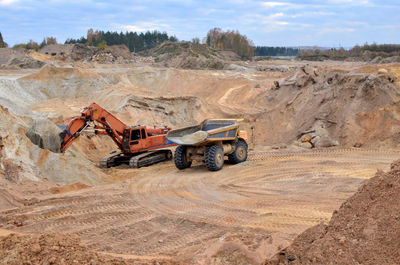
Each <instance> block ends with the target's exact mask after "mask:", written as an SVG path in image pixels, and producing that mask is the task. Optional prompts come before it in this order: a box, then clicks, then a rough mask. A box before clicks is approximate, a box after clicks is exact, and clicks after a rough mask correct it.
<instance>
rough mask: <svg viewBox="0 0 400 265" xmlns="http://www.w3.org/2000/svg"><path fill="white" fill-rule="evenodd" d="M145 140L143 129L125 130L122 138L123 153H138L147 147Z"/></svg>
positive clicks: (145, 135)
mask: <svg viewBox="0 0 400 265" xmlns="http://www.w3.org/2000/svg"><path fill="white" fill-rule="evenodd" d="M146 138H147V132H146V129H145V128H144V127H134V128H126V129H124V133H123V137H122V148H123V150H124V151H125V152H138V151H140V150H141V149H144V148H146V147H147V146H146V143H145V140H146Z"/></svg>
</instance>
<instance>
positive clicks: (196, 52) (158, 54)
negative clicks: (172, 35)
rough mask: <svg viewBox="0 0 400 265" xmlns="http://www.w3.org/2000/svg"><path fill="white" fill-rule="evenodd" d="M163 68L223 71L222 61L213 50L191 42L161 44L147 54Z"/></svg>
mask: <svg viewBox="0 0 400 265" xmlns="http://www.w3.org/2000/svg"><path fill="white" fill-rule="evenodd" d="M147 54H148V55H151V56H153V57H155V62H156V63H158V64H159V65H161V66H164V67H175V68H183V69H223V68H224V65H225V63H224V61H223V60H222V59H221V58H219V57H218V55H217V53H216V51H215V50H213V49H211V48H210V47H208V46H207V45H205V44H195V43H191V42H163V43H162V44H160V45H159V46H157V47H155V48H153V49H151V50H150V51H148V52H147Z"/></svg>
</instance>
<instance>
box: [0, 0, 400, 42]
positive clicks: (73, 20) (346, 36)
mask: <svg viewBox="0 0 400 265" xmlns="http://www.w3.org/2000/svg"><path fill="white" fill-rule="evenodd" d="M215 27H218V28H221V29H223V30H228V29H229V30H239V31H240V33H242V34H245V35H246V36H247V37H248V38H249V39H250V40H252V41H253V42H254V44H255V45H260V46H261V45H265V46H314V45H318V46H322V47H339V46H342V47H351V46H354V45H355V44H360V45H362V44H364V43H365V42H368V43H373V42H376V43H379V44H381V43H400V1H399V0H387V1H377V0H323V1H316V0H303V1H293V0H282V1H280V0H276V1H257V0H227V1H222V0H221V1H208V0H203V1H197V0H147V1H136V0H130V1H128V0H114V1H96V0H68V1H64V0H41V1H37V0H0V32H1V33H2V35H3V39H4V41H6V42H7V43H8V44H9V45H14V44H16V43H26V42H27V41H29V40H30V39H32V40H34V41H37V42H39V43H40V42H41V41H42V40H43V38H44V37H46V36H54V37H56V38H57V40H58V42H64V41H65V40H66V39H67V38H79V37H81V36H86V32H87V30H88V29H89V28H93V29H94V30H96V29H99V30H104V31H107V30H110V31H118V32H119V31H123V32H125V31H147V30H159V31H166V32H167V33H168V34H169V35H175V36H176V37H177V38H178V39H179V40H191V39H192V38H194V37H199V38H200V39H203V38H204V37H205V36H206V34H207V31H208V30H209V29H211V28H215Z"/></svg>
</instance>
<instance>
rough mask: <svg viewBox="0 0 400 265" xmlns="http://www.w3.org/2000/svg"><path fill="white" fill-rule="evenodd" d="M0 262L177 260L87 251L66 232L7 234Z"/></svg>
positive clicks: (164, 264)
mask: <svg viewBox="0 0 400 265" xmlns="http://www.w3.org/2000/svg"><path fill="white" fill-rule="evenodd" d="M0 263H1V264H9V265H13V264H15V265H20V264H65V265H67V264H105V265H122V264H132V265H133V264H137V265H139V264H141V265H147V264H148V265H150V264H160V265H172V264H179V263H177V262H174V261H172V260H162V259H160V260H156V259H143V260H142V259H140V257H136V258H132V259H130V258H129V257H128V259H122V258H118V257H111V256H108V255H104V254H99V253H96V252H93V251H90V250H89V249H88V248H87V247H86V245H84V244H83V243H81V241H80V239H79V237H77V236H74V235H69V234H60V233H50V234H43V235H40V236H38V235H17V234H10V235H8V236H6V237H3V238H1V240H0Z"/></svg>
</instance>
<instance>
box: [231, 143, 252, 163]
mask: <svg viewBox="0 0 400 265" xmlns="http://www.w3.org/2000/svg"><path fill="white" fill-rule="evenodd" d="M247 150H248V149H247V144H246V142H244V141H242V140H239V141H238V142H237V143H236V148H235V151H234V152H233V153H232V154H230V155H228V159H229V162H230V163H232V164H239V163H242V162H244V161H246V159H247Z"/></svg>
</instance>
